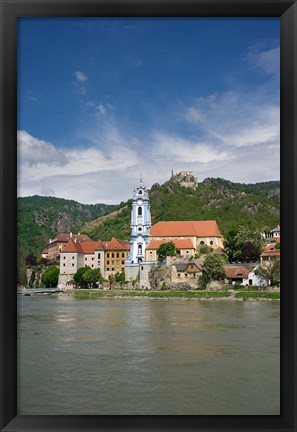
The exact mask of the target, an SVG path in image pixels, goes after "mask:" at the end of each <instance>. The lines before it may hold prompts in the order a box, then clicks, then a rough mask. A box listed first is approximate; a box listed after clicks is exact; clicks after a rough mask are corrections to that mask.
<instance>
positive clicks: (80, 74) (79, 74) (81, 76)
mask: <svg viewBox="0 0 297 432" xmlns="http://www.w3.org/2000/svg"><path fill="white" fill-rule="evenodd" d="M74 75H75V78H76V79H77V81H80V82H84V81H87V80H88V76H87V75H86V74H85V73H83V72H81V71H76V72H74Z"/></svg>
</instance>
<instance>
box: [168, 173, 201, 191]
mask: <svg viewBox="0 0 297 432" xmlns="http://www.w3.org/2000/svg"><path fill="white" fill-rule="evenodd" d="M171 181H174V182H175V183H178V184H180V185H181V186H183V187H185V188H189V189H196V188H197V184H198V183H197V179H196V177H194V175H193V172H192V171H181V172H179V173H178V174H175V175H172V177H171Z"/></svg>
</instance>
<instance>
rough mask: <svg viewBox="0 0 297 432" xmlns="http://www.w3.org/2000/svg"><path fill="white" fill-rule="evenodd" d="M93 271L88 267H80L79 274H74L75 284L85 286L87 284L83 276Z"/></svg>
mask: <svg viewBox="0 0 297 432" xmlns="http://www.w3.org/2000/svg"><path fill="white" fill-rule="evenodd" d="M89 269H90V270H91V267H89V266H86V267H80V268H79V269H78V270H77V272H76V273H75V274H74V276H73V280H74V282H76V283H77V284H78V285H79V286H84V285H85V284H86V282H85V280H84V278H83V274H84V273H85V272H86V271H88V270H89Z"/></svg>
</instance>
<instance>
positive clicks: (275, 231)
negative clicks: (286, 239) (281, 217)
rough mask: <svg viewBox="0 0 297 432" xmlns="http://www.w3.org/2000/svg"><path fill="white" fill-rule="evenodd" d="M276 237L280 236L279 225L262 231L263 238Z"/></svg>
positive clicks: (268, 239)
mask: <svg viewBox="0 0 297 432" xmlns="http://www.w3.org/2000/svg"><path fill="white" fill-rule="evenodd" d="M277 237H280V226H279V225H278V226H277V227H276V228H274V229H272V230H270V231H265V232H264V233H263V238H264V239H265V240H267V241H270V240H271V239H275V238H277Z"/></svg>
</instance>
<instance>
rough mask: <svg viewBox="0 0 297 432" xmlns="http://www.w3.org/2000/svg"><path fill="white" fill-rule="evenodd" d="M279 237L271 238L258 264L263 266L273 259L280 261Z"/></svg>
mask: <svg viewBox="0 0 297 432" xmlns="http://www.w3.org/2000/svg"><path fill="white" fill-rule="evenodd" d="M279 245H280V237H279V236H274V237H272V238H271V239H270V240H269V242H268V244H267V246H266V248H265V249H264V251H263V252H262V253H261V255H260V263H261V265H265V264H267V263H269V262H271V261H272V260H274V259H280V247H279Z"/></svg>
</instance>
